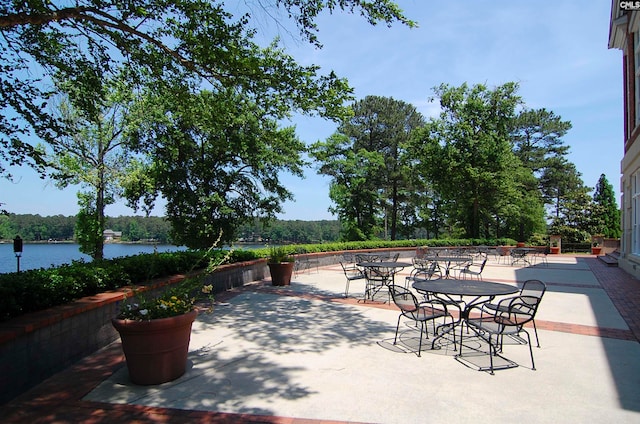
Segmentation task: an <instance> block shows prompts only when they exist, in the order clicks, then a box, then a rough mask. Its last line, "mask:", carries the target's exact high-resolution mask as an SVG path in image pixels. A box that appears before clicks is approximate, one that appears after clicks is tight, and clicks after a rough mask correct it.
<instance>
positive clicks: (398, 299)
mask: <svg viewBox="0 0 640 424" xmlns="http://www.w3.org/2000/svg"><path fill="white" fill-rule="evenodd" d="M389 292H390V293H391V298H392V299H393V303H395V305H396V306H397V307H398V308H399V309H400V315H399V316H398V323H397V325H396V336H395V338H394V339H393V344H394V345H395V344H396V343H397V341H398V330H399V328H400V320H401V319H402V317H405V318H407V319H409V320H411V321H414V322H415V324H416V325H417V324H418V323H420V344H419V345H418V356H421V351H422V338H423V333H425V334H426V335H427V338H429V333H428V329H427V326H426V323H427V321H431V323H432V324H433V333H434V334H436V332H437V328H436V324H435V320H436V319H438V318H444V319H445V323H446V317H450V318H451V323H452V324H453V316H452V315H451V314H450V313H449V312H448V311H447V306H446V305H445V304H444V303H442V302H441V301H440V300H438V299H432V300H428V301H424V302H418V299H417V298H416V296H415V295H414V294H413V292H411V291H410V290H408V289H405V288H404V287H402V286H398V285H395V284H390V285H389ZM443 325H444V324H443ZM454 343H455V334H454Z"/></svg>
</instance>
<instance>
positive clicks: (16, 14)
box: [0, 0, 414, 247]
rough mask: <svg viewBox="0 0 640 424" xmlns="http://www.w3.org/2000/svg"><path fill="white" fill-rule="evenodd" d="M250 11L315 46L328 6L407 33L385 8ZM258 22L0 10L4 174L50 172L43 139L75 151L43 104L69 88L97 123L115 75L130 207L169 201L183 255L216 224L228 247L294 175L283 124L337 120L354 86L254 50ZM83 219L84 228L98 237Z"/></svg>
mask: <svg viewBox="0 0 640 424" xmlns="http://www.w3.org/2000/svg"><path fill="white" fill-rule="evenodd" d="M257 4H258V5H259V6H260V7H259V8H258V9H262V10H263V11H264V13H266V14H268V13H269V11H268V8H269V7H276V8H281V9H283V10H284V11H285V12H286V14H287V15H288V16H289V18H291V19H293V20H294V21H295V24H296V26H297V28H298V30H299V34H300V36H301V37H302V38H303V39H305V40H307V41H309V42H310V43H311V44H312V45H313V46H315V47H320V46H321V43H320V42H319V39H318V37H317V32H318V28H317V26H316V24H315V20H316V18H317V17H318V16H319V14H320V13H322V12H323V11H328V12H329V13H333V12H334V11H344V12H348V13H359V14H361V15H362V16H363V17H364V18H365V19H367V20H368V21H369V22H370V23H371V24H376V23H380V22H383V23H385V24H387V25H391V24H392V23H394V22H400V23H402V24H405V25H408V26H413V25H414V23H413V22H412V21H410V20H408V19H406V18H405V17H404V16H403V14H402V12H401V10H400V9H399V8H398V6H397V5H396V4H395V3H394V2H392V1H389V0H374V1H365V0H339V1H329V2H317V1H313V0H302V1H300V0H276V1H275V2H269V1H267V0H264V1H258V3H257ZM252 19H253V16H252V14H251V13H245V14H243V15H242V16H237V15H234V14H232V13H230V12H228V11H227V10H225V6H224V3H222V2H218V1H204V0H198V1H191V0H189V1H187V0H170V1H158V0H131V1H127V2H122V1H113V0H106V1H102V0H79V1H77V2H75V3H74V4H73V5H71V4H69V3H68V2H64V1H41V0H40V1H38V0H31V1H26V2H5V3H3V4H2V5H1V6H0V29H1V30H2V32H3V40H2V41H0V43H2V49H0V59H1V60H2V63H3V65H2V68H0V93H1V95H2V97H1V99H0V109H1V110H2V113H1V114H0V174H5V175H6V165H7V164H22V163H27V164H30V165H32V166H34V167H36V168H37V169H38V170H40V171H41V172H42V173H43V174H44V173H46V172H47V166H48V165H49V164H48V163H47V161H46V159H47V156H46V149H39V148H37V147H36V141H37V140H38V139H39V140H43V141H44V142H45V143H46V144H47V147H48V149H50V150H53V151H54V152H58V151H64V150H68V149H69V146H68V145H65V144H63V143H60V141H59V140H61V139H68V138H69V137H73V136H74V135H75V134H76V130H77V128H75V127H74V126H73V125H72V124H71V123H70V122H69V121H68V120H64V119H60V118H59V117H57V116H55V115H54V114H52V113H51V112H50V111H49V110H48V102H49V101H50V99H51V97H52V96H53V95H54V94H55V93H56V91H57V89H58V87H57V86H56V84H55V82H58V81H65V82H66V95H67V96H68V100H69V102H70V105H71V107H72V108H73V109H74V110H78V111H82V113H83V115H84V116H86V117H87V118H88V119H89V120H91V122H97V121H98V120H99V119H100V115H101V113H102V110H103V108H104V105H105V104H106V103H107V102H108V96H109V90H108V85H107V84H105V81H107V80H109V79H110V78H112V77H114V76H115V75H118V76H119V77H122V80H123V84H126V85H127V87H128V88H129V90H131V92H132V93H134V94H135V96H134V97H136V98H135V99H134V100H135V102H137V104H138V105H139V107H138V108H137V113H138V114H137V115H136V117H139V118H140V119H139V120H132V121H131V122H129V123H128V126H127V128H125V129H124V130H123V133H122V137H123V138H126V140H127V141H128V143H129V145H128V148H129V149H132V150H133V151H136V152H138V153H139V154H140V155H141V157H140V163H138V165H137V166H136V167H135V168H133V169H131V170H130V171H131V172H130V175H129V177H128V180H127V181H126V182H125V184H124V185H125V186H126V187H125V188H126V189H127V194H128V196H129V199H130V202H131V204H132V205H134V206H137V205H138V202H139V201H140V200H142V201H143V203H144V204H145V205H146V206H147V207H149V206H150V205H151V204H153V200H154V198H155V196H156V195H162V196H164V197H165V198H166V199H167V201H168V202H167V215H168V217H169V219H170V220H171V221H172V224H173V225H174V227H175V228H174V236H175V237H176V241H177V242H180V243H184V244H185V245H187V246H189V247H202V246H203V244H206V243H210V242H211V241H212V240H215V239H216V238H217V235H218V234H219V230H220V229H222V230H223V232H224V233H225V235H224V237H223V241H226V240H232V238H233V237H234V234H235V228H236V227H237V225H240V224H241V223H242V222H245V221H246V220H248V219H249V218H250V217H251V216H252V215H253V214H261V215H263V216H265V217H267V218H269V217H273V216H274V214H275V213H276V212H278V211H280V204H281V203H282V202H283V201H284V200H286V199H289V198H290V197H291V193H290V192H289V191H288V190H286V188H285V187H283V186H282V184H281V183H280V181H279V180H278V173H279V172H280V171H281V170H287V171H289V172H291V173H293V174H294V175H299V176H301V175H302V172H301V170H300V167H301V166H302V164H303V161H302V158H301V155H302V153H303V152H304V150H305V146H304V144H303V143H301V142H300V141H299V140H297V138H296V137H295V134H294V130H293V128H284V129H281V128H279V122H281V121H282V120H283V119H284V118H287V117H289V116H291V115H292V114H293V113H294V112H298V113H303V114H312V115H318V116H321V117H324V118H328V119H334V120H339V119H342V118H343V117H344V116H346V115H347V114H348V109H347V108H346V107H345V106H344V103H345V102H346V101H347V100H350V99H351V98H352V89H351V88H350V87H349V85H348V83H347V81H346V80H345V79H343V78H340V77H339V76H337V75H335V73H333V72H331V71H329V72H325V73H324V74H323V73H321V71H320V69H319V67H317V66H315V65H311V66H302V65H299V64H298V63H297V62H296V61H295V60H294V59H293V58H292V57H291V56H289V55H288V54H287V53H286V52H285V51H284V50H283V49H282V48H280V47H279V45H278V42H277V41H276V40H274V42H273V43H271V44H270V45H268V46H260V45H258V43H256V41H255V35H256V30H255V29H254V28H253V27H252V24H251V22H252ZM144 107H148V109H145V108H144ZM143 130H145V131H148V133H146V134H145V133H143ZM152 135H153V136H152ZM81 200H83V201H84V203H83V205H84V206H85V209H86V210H84V212H86V213H85V215H83V216H82V217H84V218H89V217H90V216H91V215H93V214H95V216H96V217H98V218H99V217H100V205H92V204H91V203H90V202H87V201H88V199H87V198H86V197H83V198H82V199H81ZM94 207H95V208H94ZM87 213H88V214H87ZM89 221H90V220H89ZM89 221H86V226H85V228H87V229H88V230H89V231H90V232H92V233H96V234H97V233H99V231H98V229H99V228H100V227H101V226H100V225H98V224H99V223H95V222H93V223H92V222H89ZM213 234H215V235H213Z"/></svg>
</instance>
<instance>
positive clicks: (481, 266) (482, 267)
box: [478, 258, 487, 272]
mask: <svg viewBox="0 0 640 424" xmlns="http://www.w3.org/2000/svg"><path fill="white" fill-rule="evenodd" d="M486 264H487V258H484V260H483V261H482V263H481V264H480V270H479V271H478V272H482V270H483V269H484V266H485V265H486Z"/></svg>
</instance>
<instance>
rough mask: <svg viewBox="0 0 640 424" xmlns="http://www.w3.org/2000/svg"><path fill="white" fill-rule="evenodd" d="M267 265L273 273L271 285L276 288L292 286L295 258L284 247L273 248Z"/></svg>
mask: <svg viewBox="0 0 640 424" xmlns="http://www.w3.org/2000/svg"><path fill="white" fill-rule="evenodd" d="M267 265H268V266H269V272H270V273H271V284H273V285H274V286H288V285H289V284H291V274H293V267H294V265H295V258H294V257H293V256H291V255H290V254H289V253H288V252H287V250H286V249H285V248H284V247H283V246H278V247H271V249H270V251H269V257H268V258H267Z"/></svg>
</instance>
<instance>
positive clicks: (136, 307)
mask: <svg viewBox="0 0 640 424" xmlns="http://www.w3.org/2000/svg"><path fill="white" fill-rule="evenodd" d="M230 254H231V252H228V253H227V255H226V256H225V257H224V258H223V259H221V260H220V261H218V262H217V263H214V261H213V260H210V262H209V265H208V267H207V269H206V270H205V271H203V272H202V273H199V274H198V275H197V276H191V277H187V278H185V279H184V280H183V281H182V282H180V283H178V284H176V285H175V286H173V287H170V288H168V289H167V290H165V291H164V292H163V293H161V294H160V295H158V296H150V295H148V294H147V293H144V292H140V291H134V295H133V296H127V295H126V294H125V298H124V301H123V304H122V306H121V308H120V313H119V314H118V315H117V316H116V317H115V318H114V319H112V320H111V322H112V324H113V326H114V327H115V329H116V330H117V331H118V333H120V339H121V340H122V350H123V351H124V355H125V359H126V362H127V368H128V369H129V378H130V379H131V381H132V382H133V383H135V384H140V385H152V384H161V383H166V382H168V381H172V380H175V379H176V378H178V377H180V376H181V375H183V374H184V372H185V370H186V365H187V355H188V353H189V341H190V340H191V326H192V324H193V321H194V320H195V319H196V316H197V315H198V307H200V306H202V302H203V301H206V302H208V308H207V311H208V312H211V311H212V310H213V294H212V290H213V287H212V286H211V285H204V281H203V280H204V277H205V276H206V275H208V274H210V273H211V272H213V271H214V270H215V268H217V266H218V265H220V264H221V263H222V262H224V261H226V260H227V259H228V258H229V256H230ZM189 274H190V273H189Z"/></svg>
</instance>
